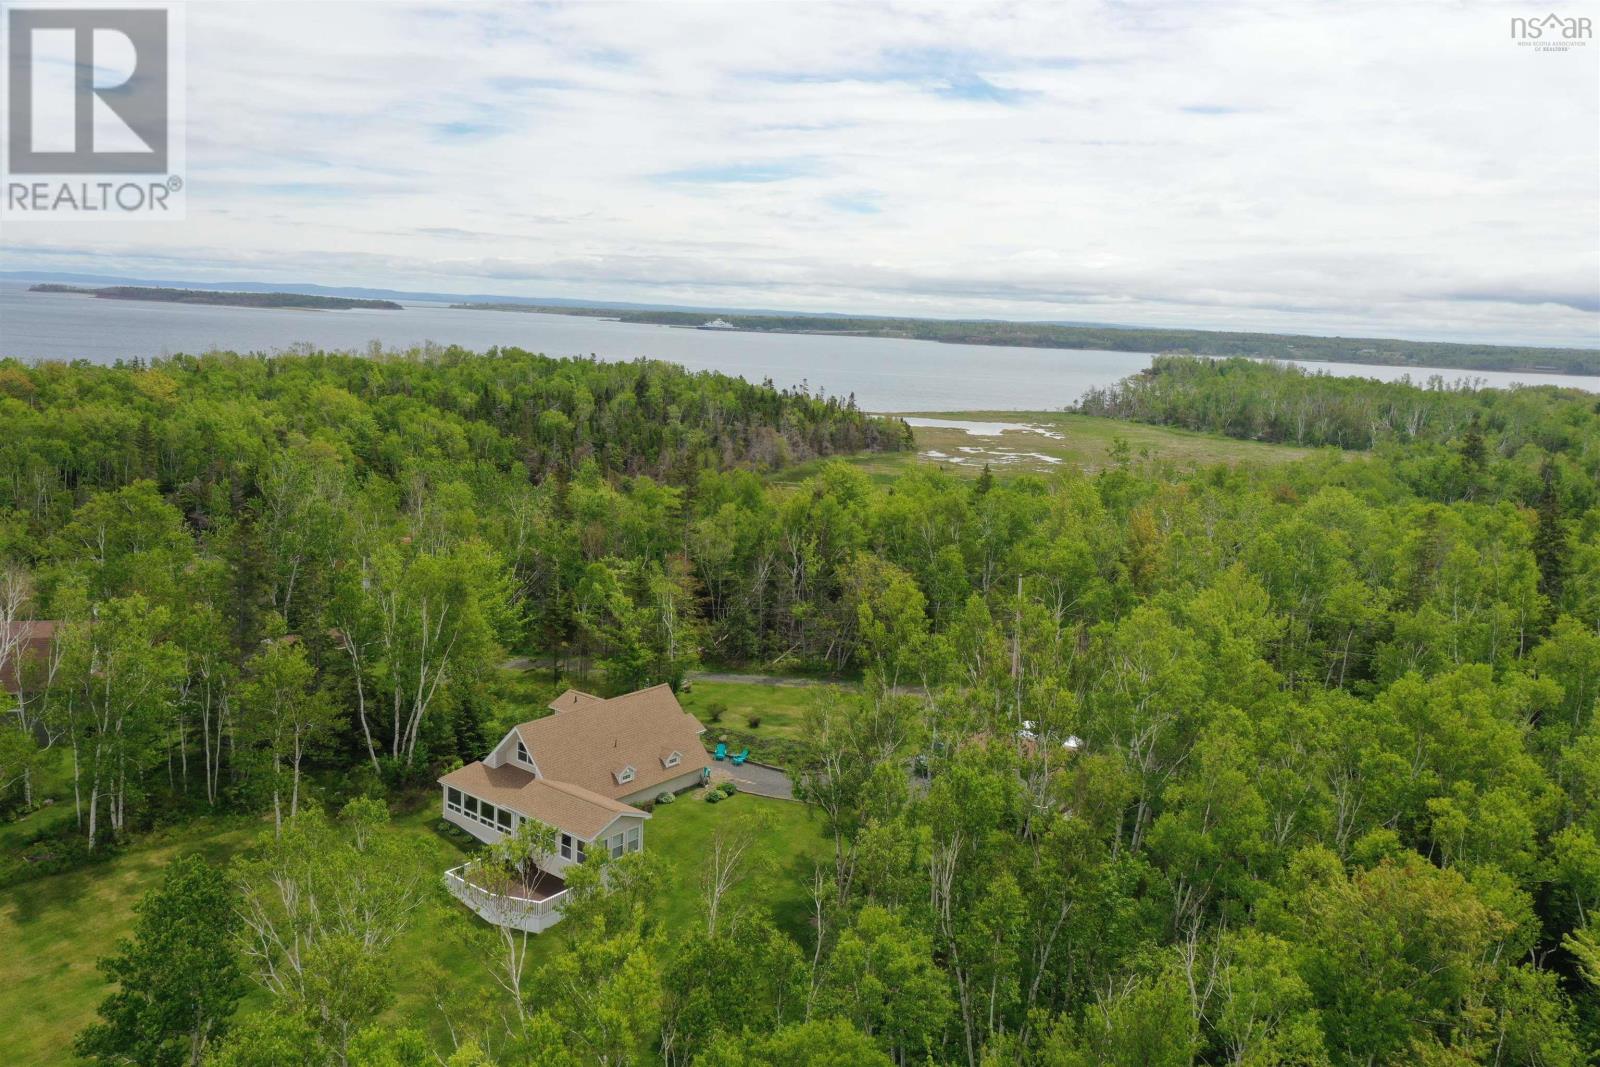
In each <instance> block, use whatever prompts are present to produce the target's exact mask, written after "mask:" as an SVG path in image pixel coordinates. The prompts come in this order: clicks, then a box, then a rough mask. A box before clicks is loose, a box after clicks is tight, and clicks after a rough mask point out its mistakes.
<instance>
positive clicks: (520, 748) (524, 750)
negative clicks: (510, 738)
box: [517, 737, 533, 767]
mask: <svg viewBox="0 0 1600 1067" xmlns="http://www.w3.org/2000/svg"><path fill="white" fill-rule="evenodd" d="M517 759H519V760H521V761H522V762H523V763H526V764H527V765H528V766H530V767H531V766H533V759H532V758H531V757H530V756H529V755H528V746H527V745H525V744H523V743H522V738H520V737H519V738H517Z"/></svg>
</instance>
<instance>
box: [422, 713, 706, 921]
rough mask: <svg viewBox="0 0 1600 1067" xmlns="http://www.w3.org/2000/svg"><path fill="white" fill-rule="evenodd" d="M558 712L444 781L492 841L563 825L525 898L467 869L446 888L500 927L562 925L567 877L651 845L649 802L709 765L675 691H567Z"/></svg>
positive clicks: (701, 775)
mask: <svg viewBox="0 0 1600 1067" xmlns="http://www.w3.org/2000/svg"><path fill="white" fill-rule="evenodd" d="M549 708H550V711H551V714H550V715H547V716H545V717H544V718H542V719H534V720H532V721H531V722H525V723H519V724H518V725H517V726H514V727H512V729H511V730H510V732H508V733H507V734H506V736H505V737H503V738H501V740H500V743H499V744H497V745H496V746H495V747H494V750H493V751H491V752H490V753H489V754H488V755H487V756H485V757H484V758H483V759H482V760H480V761H478V762H475V763H469V764H467V765H466V766H465V767H462V768H460V769H459V770H454V771H451V772H450V773H449V774H446V775H445V776H444V777H442V778H440V779H439V785H440V788H441V789H442V790H443V796H442V798H441V801H442V804H443V809H444V817H445V819H446V820H447V821H449V822H452V823H454V824H455V825H457V826H460V827H461V828H463V829H464V830H466V831H467V832H468V833H470V834H472V835H473V836H474V837H476V838H478V840H480V841H483V842H486V843H490V844H492V843H494V842H496V841H498V840H500V839H501V838H502V837H503V836H505V835H506V834H508V833H510V832H511V831H512V830H514V829H515V828H516V827H517V825H518V824H519V823H520V822H522V821H523V820H525V819H533V820H537V821H538V822H542V823H545V824H546V825H548V826H551V827H553V828H554V829H555V831H556V833H557V835H558V836H557V841H558V846H557V850H556V853H555V854H554V855H553V856H551V857H549V858H548V859H546V860H545V861H544V862H543V863H542V865H541V867H540V869H539V870H537V871H536V872H533V876H532V877H531V878H529V879H527V880H526V881H525V883H524V885H523V886H522V887H521V888H522V892H523V893H525V894H526V895H525V896H518V897H515V898H512V900H511V902H510V903H511V904H512V905H514V906H511V907H507V903H508V902H507V901H506V900H504V899H501V900H498V901H497V900H493V899H490V898H489V895H488V894H486V893H485V891H484V890H482V889H481V888H479V887H477V886H474V885H472V884H470V882H469V881H468V880H467V879H466V878H465V871H464V869H463V868H457V869H456V870H454V871H451V872H450V873H449V874H448V875H447V876H446V880H447V882H449V884H450V888H451V891H452V892H454V893H455V894H456V896H458V897H460V898H461V899H462V900H463V901H464V902H466V903H467V905H468V906H470V907H472V909H473V910H474V911H476V912H477V913H478V914H479V915H482V916H483V917H484V918H486V919H488V920H489V921H491V922H497V923H500V924H501V925H508V926H516V927H518V928H521V929H528V930H533V931H535V932H537V931H539V930H543V929H545V928H547V927H549V926H550V925H552V924H554V923H555V922H557V921H558V920H559V919H560V904H561V901H562V899H563V898H564V897H565V894H566V884H565V882H563V881H562V879H561V873H562V872H563V871H564V870H566V868H567V867H569V866H571V865H572V864H574V863H582V862H583V861H584V858H585V857H586V856H587V855H588V854H589V852H590V851H592V850H594V849H596V848H601V849H604V850H606V852H607V853H608V854H609V855H610V856H611V858H613V859H616V858H618V857H620V856H623V855H625V854H626V853H629V852H638V851H640V850H641V849H643V848H644V836H645V828H644V824H645V822H646V821H647V820H648V819H649V818H650V815H649V813H648V812H646V811H643V810H641V809H640V808H639V807H637V806H636V805H640V804H648V803H650V802H651V801H653V800H654V799H655V798H656V797H658V796H660V795H661V794H662V793H677V792H680V791H682V790H684V789H689V788H691V787H693V786H696V785H699V784H700V783H701V782H703V781H704V780H705V779H706V777H707V776H708V775H709V774H710V767H711V761H710V759H709V757H708V756H707V755H706V750H705V747H704V746H703V745H701V743H700V735H701V734H702V733H703V732H704V731H705V727H704V726H702V725H701V724H700V722H699V720H697V719H695V718H694V716H692V715H690V714H688V713H687V712H685V711H684V710H683V708H682V706H681V705H679V703H678V698H677V697H676V696H674V695H673V692H672V689H671V688H670V687H669V686H666V685H658V686H654V687H652V688H650V689H641V690H639V691H638V692H636V693H628V694H627V695H625V696H620V697H612V698H611V699H609V700H607V699H604V698H601V697H597V696H592V695H590V694H588V693H580V692H578V691H577V690H575V689H569V690H567V691H566V692H565V693H562V694H561V695H560V696H558V697H556V698H555V699H554V700H552V701H551V702H550V704H549Z"/></svg>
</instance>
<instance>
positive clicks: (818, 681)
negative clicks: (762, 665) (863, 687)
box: [687, 671, 861, 689]
mask: <svg viewBox="0 0 1600 1067" xmlns="http://www.w3.org/2000/svg"><path fill="white" fill-rule="evenodd" d="M687 677H688V679H689V681H691V682H742V683H745V684H747V685H785V686H793V687H796V688H800V689H808V688H812V687H814V686H822V685H837V686H840V687H841V688H845V689H854V688H856V687H857V686H858V685H860V684H861V683H859V682H851V681H837V682H831V681H828V680H827V679H824V678H791V677H788V676H787V675H782V674H728V673H724V672H722V671H690V672H689V674H688V676H687Z"/></svg>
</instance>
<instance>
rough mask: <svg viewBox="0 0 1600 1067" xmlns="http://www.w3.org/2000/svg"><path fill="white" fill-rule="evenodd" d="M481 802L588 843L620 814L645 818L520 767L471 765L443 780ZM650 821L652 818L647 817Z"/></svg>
mask: <svg viewBox="0 0 1600 1067" xmlns="http://www.w3.org/2000/svg"><path fill="white" fill-rule="evenodd" d="M439 782H440V783H441V784H443V785H451V786H455V787H456V788H457V789H460V790H461V791H463V792H466V793H471V794H472V795H473V796H475V797H477V798H478V799H480V800H487V801H488V802H489V803H491V804H495V805H498V806H499V807H502V808H510V809H511V810H512V811H515V812H520V813H521V814H522V815H525V816H527V817H528V818H530V819H538V820H539V821H540V822H542V823H548V824H549V825H551V826H554V827H555V828H556V829H558V830H563V831H565V832H566V833H569V834H576V835H577V836H578V837H581V838H583V839H584V840H586V841H589V840H593V839H594V835H595V834H597V833H599V832H600V831H601V830H604V829H605V828H606V826H608V825H609V824H610V823H611V821H612V820H613V819H615V818H616V817H617V816H618V815H645V813H644V812H642V811H640V810H639V809H638V808H635V807H630V806H629V805H627V804H623V803H621V802H620V801H616V800H612V799H611V798H610V797H603V796H599V795H598V794H595V793H591V792H590V791H589V790H587V789H584V788H582V787H580V786H575V785H572V784H571V783H568V782H556V781H551V780H550V779H548V778H535V777H534V776H533V775H532V774H529V773H528V772H527V771H524V770H521V769H519V768H517V767H511V766H501V767H489V766H485V765H484V764H482V763H469V764H467V765H466V766H465V767H462V768H460V769H458V770H454V771H451V772H450V773H449V774H447V775H445V776H444V777H443V778H440V779H439ZM645 817H646V818H649V816H648V815H645Z"/></svg>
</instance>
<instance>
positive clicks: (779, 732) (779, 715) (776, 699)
mask: <svg viewBox="0 0 1600 1067" xmlns="http://www.w3.org/2000/svg"><path fill="white" fill-rule="evenodd" d="M826 692H827V690H826V689H825V688H824V687H822V686H816V685H809V686H801V685H759V684H757V683H754V682H706V681H696V682H695V683H694V685H693V686H691V687H690V691H689V692H687V693H680V694H679V695H678V702H679V703H680V704H682V705H683V710H684V711H687V712H688V713H689V714H691V715H693V716H694V717H695V718H697V719H699V720H700V721H701V722H703V723H705V724H706V733H705V737H706V739H707V740H713V743H714V738H715V737H716V735H717V731H718V729H719V728H721V729H725V730H732V731H737V732H738V733H739V734H741V735H746V734H749V735H754V736H755V737H757V738H760V737H777V738H785V739H788V740H794V739H797V738H799V736H800V721H801V716H802V715H803V714H804V713H805V709H807V708H809V707H811V706H813V705H814V704H816V702H817V701H818V700H821V699H822V698H823V696H824V694H825V693H826ZM714 705H721V706H722V708H723V709H724V710H723V713H722V720H721V721H720V722H712V721H711V713H712V708H713V706H714ZM751 718H758V719H760V721H761V725H759V726H751V725H750V720H751Z"/></svg>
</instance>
